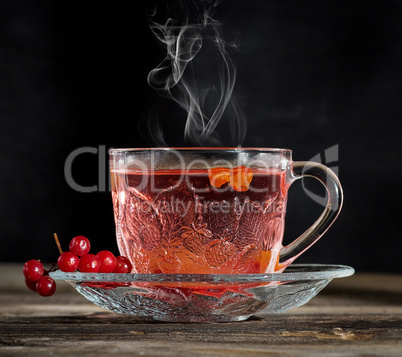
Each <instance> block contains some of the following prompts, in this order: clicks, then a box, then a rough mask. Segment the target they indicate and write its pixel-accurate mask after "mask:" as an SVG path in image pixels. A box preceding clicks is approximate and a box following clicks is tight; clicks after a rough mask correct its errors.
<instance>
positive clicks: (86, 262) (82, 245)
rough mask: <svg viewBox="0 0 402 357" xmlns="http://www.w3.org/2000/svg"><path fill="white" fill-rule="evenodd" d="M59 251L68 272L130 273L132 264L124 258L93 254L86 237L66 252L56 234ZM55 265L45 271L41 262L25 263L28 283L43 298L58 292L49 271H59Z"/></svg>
mask: <svg viewBox="0 0 402 357" xmlns="http://www.w3.org/2000/svg"><path fill="white" fill-rule="evenodd" d="M54 238H55V240H56V244H57V246H58V248H59V252H60V256H59V258H58V260H57V267H58V268H59V269H60V270H61V271H63V272H66V273H71V272H74V271H76V270H79V271H80V272H82V273H123V274H124V273H130V272H131V270H132V265H131V262H130V261H129V260H128V258H126V257H123V256H117V257H116V256H115V255H114V254H113V253H112V252H110V251H108V250H102V251H100V252H99V253H97V254H90V253H89V251H90V249H91V244H90V242H89V239H88V238H86V237H84V236H77V237H74V238H73V239H72V240H71V241H70V245H69V251H66V252H63V251H62V249H61V247H60V243H59V240H58V238H57V235H56V234H55V235H54ZM57 267H56V266H53V267H52V268H51V269H50V270H45V268H44V266H43V264H42V263H41V262H40V261H39V260H35V259H32V260H29V261H27V262H26V263H25V264H24V268H23V273H24V276H25V283H26V285H27V286H28V288H29V289H31V290H32V291H35V292H37V293H38V294H39V295H41V296H51V295H53V294H54V293H55V291H56V283H55V282H54V280H53V279H52V278H51V277H50V276H49V272H50V271H53V270H56V269H57Z"/></svg>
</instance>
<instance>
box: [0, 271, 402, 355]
mask: <svg viewBox="0 0 402 357" xmlns="http://www.w3.org/2000/svg"><path fill="white" fill-rule="evenodd" d="M21 267H22V265H21V264H6V265H4V264H0V271H2V272H5V273H6V275H5V276H4V277H3V276H2V279H0V355H1V356H14V355H26V354H28V353H29V355H30V356H43V355H44V354H46V355H50V354H62V355H63V356H65V355H66V356H70V355H71V356H76V355H78V354H80V355H84V356H95V355H97V356H99V355H102V356H103V355H107V356H108V355H117V354H118V355H119V356H126V355H127V356H129V355H130V356H189V355H191V356H271V355H272V356H293V355H294V356H355V355H360V356H364V355H367V356H401V355H402V290H401V288H402V276H400V275H392V274H364V273H356V274H355V275H354V276H352V277H349V278H344V279H337V280H335V281H333V282H331V283H330V285H329V286H328V287H327V288H325V289H324V290H323V291H322V292H321V293H320V294H319V295H318V296H317V297H315V298H314V299H313V300H311V301H310V302H309V303H308V304H306V305H305V306H302V307H300V308H297V309H293V310H290V311H289V312H287V313H284V314H272V315H262V316H258V317H252V318H251V319H249V320H247V321H244V322H235V323H221V324H210V323H188V324H182V323H164V322H156V321H152V320H149V319H148V320H147V319H143V318H138V317H131V316H125V315H117V314H115V313H112V312H109V311H107V310H104V309H102V308H100V307H97V306H95V305H93V304H91V303H89V302H88V301H87V300H86V299H85V298H84V297H82V296H81V295H79V294H78V293H77V292H76V291H75V290H74V289H73V288H72V287H71V286H69V285H68V284H66V283H63V282H59V281H58V290H57V292H56V294H55V295H54V296H52V297H49V298H43V297H40V296H38V295H37V294H35V293H33V292H31V291H29V290H28V289H27V288H26V287H25V284H24V281H23V278H22V272H21Z"/></svg>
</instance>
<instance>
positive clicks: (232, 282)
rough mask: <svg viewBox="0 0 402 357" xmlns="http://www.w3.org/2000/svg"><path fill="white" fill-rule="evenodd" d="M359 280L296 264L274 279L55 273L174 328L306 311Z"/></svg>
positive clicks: (122, 309)
mask: <svg viewBox="0 0 402 357" xmlns="http://www.w3.org/2000/svg"><path fill="white" fill-rule="evenodd" d="M353 274H354V269H353V268H351V267H349V266H344V265H327V264H292V265H290V266H289V267H288V268H287V269H286V270H285V272H283V273H274V274H220V275H219V274H207V275H204V274H102V273H80V272H74V273H63V272H62V271H60V270H59V271H56V272H53V273H50V276H51V277H52V278H53V279H59V280H65V281H67V282H68V283H69V284H71V285H72V286H73V287H74V288H75V289H76V290H77V291H78V292H79V293H80V294H82V295H83V296H85V297H86V298H87V299H88V300H89V301H91V302H93V303H94V304H96V305H99V306H101V307H103V308H106V309H109V310H111V311H114V312H116V313H119V314H126V315H136V316H144V317H152V318H153V319H155V320H159V321H170V322H201V321H208V322H228V321H242V320H246V319H247V318H249V317H250V316H251V315H254V314H257V313H280V312H284V311H287V310H289V309H292V308H295V307H298V306H301V305H304V304H305V303H307V302H308V301H309V300H310V299H311V298H313V297H314V296H315V295H317V294H318V292H320V291H321V290H322V289H323V288H324V287H325V286H327V285H328V283H329V282H330V281H331V280H332V279H334V278H343V277H347V276H351V275H353Z"/></svg>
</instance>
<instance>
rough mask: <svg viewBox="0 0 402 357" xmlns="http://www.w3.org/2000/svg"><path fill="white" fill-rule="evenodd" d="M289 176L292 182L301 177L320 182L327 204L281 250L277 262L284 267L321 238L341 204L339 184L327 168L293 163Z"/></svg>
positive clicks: (341, 192)
mask: <svg viewBox="0 0 402 357" xmlns="http://www.w3.org/2000/svg"><path fill="white" fill-rule="evenodd" d="M291 175H292V179H293V182H294V181H295V180H297V179H301V178H302V177H313V178H315V179H317V180H318V181H320V182H321V183H322V184H323V185H324V187H325V189H326V190H327V194H328V202H327V205H326V207H325V209H324V212H323V213H322V214H321V216H320V217H319V218H318V219H317V221H315V222H314V224H313V225H312V226H311V227H310V228H309V229H307V230H306V231H305V232H304V233H303V234H302V235H301V236H299V237H298V238H297V239H295V240H294V241H293V242H292V243H290V244H288V245H287V246H285V247H283V248H282V250H281V252H280V255H279V262H280V264H281V265H283V266H285V267H286V266H288V265H289V264H290V263H292V262H293V261H294V260H295V259H296V258H297V257H299V256H300V255H301V254H302V253H303V252H305V251H306V250H307V249H308V248H310V247H311V246H312V245H313V244H314V243H315V242H316V241H317V240H318V239H320V238H321V236H322V235H323V234H324V233H325V232H326V231H327V229H328V228H329V227H330V226H331V225H332V223H333V222H334V221H335V219H336V218H337V217H338V214H339V212H340V210H341V208H342V203H343V191H342V186H341V183H340V182H339V179H338V177H337V176H336V175H335V173H334V172H333V171H332V170H331V169H329V168H328V167H326V166H324V165H322V164H318V163H315V162H302V161H300V162H294V163H293V170H292V173H291Z"/></svg>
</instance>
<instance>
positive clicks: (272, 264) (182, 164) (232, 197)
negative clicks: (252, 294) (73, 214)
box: [109, 148, 343, 274]
mask: <svg viewBox="0 0 402 357" xmlns="http://www.w3.org/2000/svg"><path fill="white" fill-rule="evenodd" d="M109 153H110V170H111V185H112V197H113V208H114V217H115V223H116V233H117V244H118V247H119V251H120V254H121V255H124V256H127V257H128V258H129V259H130V260H131V263H132V264H133V273H146V274H158V273H159V274H261V273H275V272H278V273H280V272H282V271H283V270H284V269H286V267H287V266H289V264H291V263H292V262H293V261H294V260H295V259H296V258H297V257H299V256H300V254H302V253H303V252H304V251H306V250H307V249H308V248H309V247H311V245H313V244H314V243H315V242H316V241H317V240H318V239H319V238H320V237H321V236H322V235H323V234H324V233H325V232H326V230H327V229H328V228H329V227H330V226H331V224H332V223H333V222H334V220H335V219H336V218H337V216H338V214H339V211H340V209H341V206H342V200H343V193H342V188H341V184H340V182H339V180H338V178H337V177H336V175H335V174H334V172H333V171H331V170H330V169H329V168H328V167H326V166H324V165H321V164H318V163H315V162H293V161H292V152H291V150H288V149H268V148H267V149H260V148H258V149H257V148H152V149H111V150H110V151H109ZM307 176H308V177H314V178H316V179H317V180H319V181H320V182H321V183H322V184H323V185H324V187H325V188H326V190H327V194H328V195H327V197H328V202H327V205H326V207H325V209H324V211H323V213H322V214H321V216H320V217H319V218H318V220H317V221H316V222H315V223H314V224H313V225H312V226H311V227H310V228H309V229H308V230H307V231H305V232H304V233H303V234H302V235H301V236H299V237H298V238H297V239H296V240H294V241H293V242H292V243H290V244H289V245H286V246H283V245H282V240H283V234H284V228H285V214H286V202H287V195H288V189H289V187H290V185H291V184H292V183H293V182H294V181H296V180H298V179H300V178H302V177H307Z"/></svg>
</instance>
